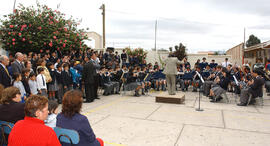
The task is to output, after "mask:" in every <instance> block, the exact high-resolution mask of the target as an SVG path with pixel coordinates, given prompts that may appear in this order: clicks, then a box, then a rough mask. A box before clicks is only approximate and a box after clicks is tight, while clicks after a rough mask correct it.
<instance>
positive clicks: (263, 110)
mask: <svg viewBox="0 0 270 146" xmlns="http://www.w3.org/2000/svg"><path fill="white" fill-rule="evenodd" d="M256 109H257V110H258V111H259V113H264V114H270V106H256Z"/></svg>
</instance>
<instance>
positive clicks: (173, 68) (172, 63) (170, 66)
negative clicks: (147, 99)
mask: <svg viewBox="0 0 270 146" xmlns="http://www.w3.org/2000/svg"><path fill="white" fill-rule="evenodd" d="M179 64H181V61H179V60H178V58H177V57H174V55H173V54H169V57H168V58H167V59H166V60H165V68H164V71H163V73H164V74H165V75H166V81H167V88H168V92H169V95H175V80H176V75H177V65H179Z"/></svg>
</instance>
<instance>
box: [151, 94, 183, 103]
mask: <svg viewBox="0 0 270 146" xmlns="http://www.w3.org/2000/svg"><path fill="white" fill-rule="evenodd" d="M156 102H162V103H175V104H183V103H184V102H185V94H183V93H176V94H175V95H169V93H168V92H162V93H160V94H158V95H156Z"/></svg>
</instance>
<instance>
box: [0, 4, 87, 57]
mask: <svg viewBox="0 0 270 146" xmlns="http://www.w3.org/2000/svg"><path fill="white" fill-rule="evenodd" d="M1 23H2V24H1V25H0V39H1V41H2V43H3V48H4V49H6V50H8V51H10V52H17V51H21V52H37V51H39V50H45V49H46V50H47V49H49V50H60V51H62V50H63V51H64V50H70V49H82V48H86V47H87V46H86V45H85V44H84V42H83V40H85V39H87V36H86V34H85V33H84V32H85V30H84V29H78V28H77V26H78V25H79V22H76V21H75V20H74V19H73V18H72V17H71V18H69V19H66V18H65V14H63V13H61V12H59V11H58V10H52V9H51V8H48V6H46V5H40V4H37V7H36V8H34V7H33V6H30V7H24V6H23V5H21V4H20V6H19V7H18V9H15V10H14V12H13V13H11V14H8V15H4V19H3V20H1Z"/></svg>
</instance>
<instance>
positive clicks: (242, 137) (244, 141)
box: [176, 125, 270, 146]
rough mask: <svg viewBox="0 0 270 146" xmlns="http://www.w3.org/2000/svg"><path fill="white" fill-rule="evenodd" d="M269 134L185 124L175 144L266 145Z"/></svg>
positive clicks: (206, 145)
mask: <svg viewBox="0 0 270 146" xmlns="http://www.w3.org/2000/svg"><path fill="white" fill-rule="evenodd" d="M269 137H270V135H269V134H262V133H254V132H246V131H238V130H229V129H222V128H213V127H203V126H192V125H185V127H184V128H183V131H182V133H181V136H180V139H179V141H178V142H177V144H176V146H267V145H269V143H270V139H269Z"/></svg>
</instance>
